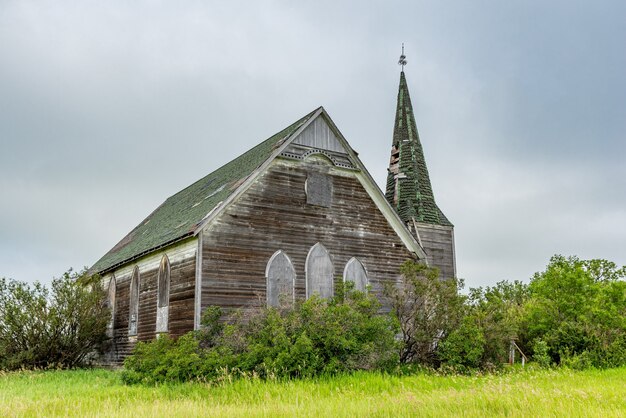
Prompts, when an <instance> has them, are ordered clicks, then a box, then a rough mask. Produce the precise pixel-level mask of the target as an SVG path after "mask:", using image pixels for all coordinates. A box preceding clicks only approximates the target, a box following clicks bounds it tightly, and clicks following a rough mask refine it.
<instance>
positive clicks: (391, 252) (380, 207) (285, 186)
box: [91, 71, 455, 363]
mask: <svg viewBox="0 0 626 418" xmlns="http://www.w3.org/2000/svg"><path fill="white" fill-rule="evenodd" d="M357 143H358V140H357ZM407 259H412V260H416V261H423V262H425V263H428V264H429V265H432V266H436V267H438V268H439V269H440V272H441V276H442V278H443V279H445V278H446V277H454V276H455V261H454V236H453V226H452V224H451V223H450V222H449V221H448V219H447V218H446V217H445V215H444V214H443V212H442V211H441V210H440V209H439V207H438V206H437V205H436V203H435V200H434V196H433V191H432V187H431V184H430V179H429V176H428V170H427V168H426V162H425V159H424V153H423V150H422V145H421V143H420V139H419V135H418V133H417V127H416V122H415V118H414V116H413V109H412V105H411V100H410V97H409V91H408V87H407V83H406V78H405V75H404V71H402V72H401V75H400V88H399V92H398V107H397V111H396V120H395V127H394V131H393V140H392V144H391V160H390V164H389V170H388V179H387V187H386V192H385V193H383V192H382V191H381V190H380V188H379V187H378V186H377V184H376V182H375V181H374V179H373V178H372V176H371V175H370V173H369V172H368V171H367V169H366V168H365V166H364V165H363V163H362V162H361V160H360V159H359V157H358V153H357V152H356V151H355V150H354V149H353V148H352V147H351V146H350V144H349V143H348V141H347V140H346V139H345V138H344V137H343V135H342V134H341V132H340V131H339V129H338V128H337V126H336V125H335V123H334V122H333V120H332V119H331V118H330V116H329V115H328V113H327V112H326V111H325V110H324V108H322V107H320V108H318V109H315V110H314V111H312V112H311V113H309V114H308V115H306V116H304V117H303V118H301V119H299V120H298V121H296V122H294V123H293V124H291V125H290V126H288V127H287V128H285V129H283V130H282V131H280V132H278V133H277V134H275V135H273V136H271V137H270V138H268V139H266V140H265V141H263V142H261V143H260V144H258V145H257V146H255V147H254V148H252V149H250V150H249V151H247V152H246V153H244V154H242V155H241V156H239V157H237V158H235V159H234V160H232V161H231V162H229V163H227V164H225V165H223V166H222V167H220V168H218V169H217V170H215V171H213V172H212V173H210V174H209V175H207V176H206V177H204V178H202V179H200V180H198V181H197V182H195V183H193V184H192V185H190V186H189V187H187V188H185V189H183V190H181V191H180V192H178V193H176V194H174V195H173V196H171V197H169V198H168V199H167V200H165V202H163V204H161V205H160V206H159V207H158V208H156V209H155V210H154V211H153V212H152V213H151V214H150V215H148V217H147V218H146V219H144V220H143V221H142V222H141V223H140V224H139V225H137V227H135V229H133V230H132V231H131V232H130V233H128V235H126V236H125V237H124V238H122V240H121V241H120V242H118V243H117V244H116V245H115V246H114V247H113V248H112V249H111V250H110V251H109V252H108V253H106V254H105V255H104V256H103V257H102V258H101V259H100V260H98V261H97V262H96V263H95V264H94V265H93V267H92V268H91V271H92V272H93V273H99V274H100V275H101V276H102V278H103V281H104V284H105V288H106V289H108V298H109V303H110V306H111V321H110V324H109V329H108V332H109V335H110V337H111V341H112V345H111V350H110V352H109V353H108V354H107V357H106V361H107V362H109V363H119V362H120V361H122V360H123V358H124V357H125V356H127V355H128V354H129V353H130V351H131V350H132V348H133V346H134V345H135V343H136V342H137V341H143V340H150V339H153V338H155V337H156V336H157V335H158V334H160V333H169V334H170V335H172V336H180V335H182V334H184V333H186V332H188V331H191V330H194V329H198V328H199V325H200V318H201V315H202V313H203V311H204V310H205V309H206V308H207V307H208V306H211V305H217V306H220V307H222V308H225V309H226V310H228V309H232V308H246V307H255V306H262V305H269V306H275V305H278V304H281V303H289V302H292V301H294V300H296V299H304V298H308V297H310V296H311V295H313V294H319V295H320V296H322V297H330V296H332V295H333V292H334V290H335V287H336V286H337V284H339V283H340V282H341V281H352V282H354V284H355V287H356V288H357V289H360V290H366V289H369V291H371V292H374V294H376V295H380V294H381V292H382V288H383V285H384V284H385V283H394V282H396V281H397V280H398V277H399V276H398V275H399V272H398V269H399V266H400V265H401V264H402V263H403V262H404V261H406V260H407Z"/></svg>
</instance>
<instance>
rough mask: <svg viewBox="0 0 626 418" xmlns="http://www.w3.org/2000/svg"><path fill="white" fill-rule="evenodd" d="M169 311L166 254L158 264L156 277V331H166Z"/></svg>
mask: <svg viewBox="0 0 626 418" xmlns="http://www.w3.org/2000/svg"><path fill="white" fill-rule="evenodd" d="M169 311H170V260H169V259H168V258H167V256H166V255H164V256H163V258H162V259H161V264H160V265H159V276H158V278H157V317H156V332H167V330H168V322H169Z"/></svg>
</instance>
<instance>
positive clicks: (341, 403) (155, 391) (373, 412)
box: [0, 368, 626, 417]
mask: <svg viewBox="0 0 626 418" xmlns="http://www.w3.org/2000/svg"><path fill="white" fill-rule="evenodd" d="M294 415H295V416H324V417H327V416H328V417H342V416H381V417H384V416H437V417H440V416H468V417H479V416H480V417H484V416H497V415H500V416H503V415H506V416H524V417H527V416H537V417H539V416H541V417H550V416H594V417H596V416H597V417H611V416H614V417H618V416H622V417H623V416H626V368H622V369H612V370H604V371H596V370H589V371H582V372H575V371H569V370H526V371H518V372H513V373H507V374H502V375H486V376H471V377H468V376H437V375H427V374H418V375H413V376H387V375H383V374H380V373H365V372H361V373H355V374H352V375H344V376H338V377H332V378H331V377H327V378H321V379H316V380H294V381H284V382H274V381H259V380H256V379H241V380H235V381H233V382H232V383H225V384H221V385H213V386H210V385H205V384H201V383H191V384H179V385H163V386H157V387H146V386H125V385H123V384H122V383H121V382H120V379H119V373H118V372H113V371H107V370H78V371H47V372H20V373H9V374H3V375H0V416H3V417H4V416H7V417H12V416H81V417H82V416H138V417H143V416H146V417H153V416H174V417H177V416H181V417H183V416H184V417H188V416H228V417H231V416H267V417H274V416H294Z"/></svg>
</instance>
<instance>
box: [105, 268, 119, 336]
mask: <svg viewBox="0 0 626 418" xmlns="http://www.w3.org/2000/svg"><path fill="white" fill-rule="evenodd" d="M116 285H117V283H116V281H115V275H111V280H109V290H108V292H107V294H108V298H107V299H108V306H109V309H110V310H111V317H110V318H109V323H108V324H107V336H109V337H112V336H113V327H114V324H115V290H116V289H115V288H116Z"/></svg>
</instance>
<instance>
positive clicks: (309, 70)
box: [0, 1, 626, 286]
mask: <svg viewBox="0 0 626 418" xmlns="http://www.w3.org/2000/svg"><path fill="white" fill-rule="evenodd" d="M625 14H626V6H625V5H623V4H622V2H618V1H601V2H594V3H593V4H591V3H587V2H572V1H553V2H548V3H546V2H538V1H537V2H535V1H512V2H505V3H502V2H497V1H478V2H477V1H458V2H449V3H448V2H437V1H421V2H382V1H380V2H378V1H373V2H369V3H363V2H355V3H341V4H336V2H327V1H321V2H315V3H307V4H298V5H295V4H293V3H291V2H281V1H265V2H254V3H250V2H228V3H223V2H208V3H207V2H193V1H192V2H185V3H184V4H174V3H170V2H139V3H132V4H129V3H127V2H90V1H85V2H70V1H66V2H55V3H43V2H29V1H19V2H17V1H15V2H3V3H2V4H1V5H0V57H2V65H0V92H1V94H0V142H1V145H2V149H3V151H2V153H1V154H0V186H1V191H2V200H0V276H10V277H14V278H18V279H22V280H29V281H30V280H35V279H39V280H48V279H49V278H50V277H51V276H53V275H59V274H61V273H62V272H63V271H64V270H65V269H66V268H68V267H69V266H74V267H81V266H83V265H85V264H91V263H93V262H94V261H95V260H96V259H98V258H99V257H100V256H101V255H102V254H103V253H104V252H106V251H107V250H108V249H109V248H110V247H112V246H113V245H114V244H115V243H116V242H117V241H118V240H119V239H120V238H121V237H122V236H123V235H124V234H125V233H127V232H128V231H129V230H130V229H132V228H133V227H134V226H135V225H136V224H137V223H138V222H139V221H140V220H141V219H142V218H143V217H145V216H146V215H147V214H148V213H150V212H151V211H152V210H153V209H154V208H155V207H156V206H157V205H159V204H160V203H161V202H162V201H163V200H164V199H165V198H167V197H168V196H169V195H171V194H173V193H175V192H177V191H178V190H180V189H182V188H183V187H185V186H187V185H188V184H190V183H192V182H193V181H195V180H197V179H198V178H200V177H202V176H204V175H205V174H207V173H208V172H210V171H212V170H214V169H215V168H217V167H218V166H220V165H222V164H223V163H225V162H227V161H229V160H230V159H232V158H233V157H235V156H237V155H238V154H240V153H241V152H244V151H245V150H247V149H248V148H250V147H251V146H253V145H255V144H256V143H258V142H259V141H261V140H262V139H264V138H266V137H268V136H270V135H271V134H273V133H274V132H275V131H277V130H279V129H281V128H282V127H284V126H285V125H287V124H289V123H291V122H292V121H293V120H295V119H297V118H299V117H300V116H302V115H304V114H305V113H307V112H309V111H310V110H312V109H314V108H315V107H317V106H319V105H324V106H325V107H326V109H327V110H328V111H329V113H330V115H331V116H332V117H333V119H334V120H335V122H336V123H337V125H338V126H339V128H340V129H341V130H342V132H343V134H344V135H345V136H346V137H347V138H348V140H349V141H350V142H351V144H352V145H353V147H354V148H355V149H357V150H358V151H359V152H360V156H361V158H362V159H363V160H364V162H365V164H366V166H367V167H368V168H369V170H370V172H371V173H372V175H373V176H374V177H375V178H376V179H377V180H378V181H379V184H381V185H382V184H383V182H384V179H385V175H386V166H387V155H388V152H389V144H390V141H391V133H392V132H391V131H392V128H393V117H394V110H395V99H396V97H395V95H396V92H397V84H398V78H399V74H398V70H399V68H398V67H397V66H396V65H395V62H396V60H397V56H398V53H399V44H400V42H405V43H406V48H407V55H408V59H409V65H408V67H407V68H406V73H407V78H408V82H409V87H410V90H411V94H412V99H413V104H414V108H415V110H416V116H417V120H418V125H419V129H420V135H421V137H422V142H423V145H424V149H425V152H426V158H427V162H428V164H429V170H430V173H431V178H432V181H433V185H434V188H435V197H436V198H437V201H438V203H439V204H440V206H441V207H442V208H443V210H444V212H445V213H446V214H447V215H448V217H449V218H450V219H451V220H452V221H453V222H454V223H455V225H456V239H457V264H458V273H459V275H460V276H462V277H465V278H466V279H467V282H468V284H469V285H471V286H476V285H482V284H492V283H495V282H496V281H497V280H501V279H527V278H529V277H530V275H531V274H532V273H533V272H534V271H537V270H540V269H542V267H543V266H544V265H545V264H546V262H547V260H548V258H549V257H550V256H551V255H552V254H554V253H564V254H577V255H579V256H581V257H602V258H608V259H612V260H614V261H616V262H618V263H621V264H625V263H626V259H625V258H624V252H623V249H624V248H626V209H625V208H626V193H624V191H625V190H626V184H625V180H624V179H626V168H625V167H626V165H625V164H624V154H625V152H626V145H625V144H626V140H625V139H626V138H624V136H625V133H626V117H625V116H626V77H624V75H623V73H624V71H623V69H624V68H625V67H626V55H624V54H623V51H622V50H623V45H624V44H625V43H626V28H625V27H624V25H623V16H624V15H625Z"/></svg>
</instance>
